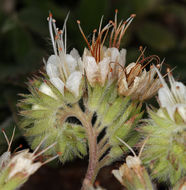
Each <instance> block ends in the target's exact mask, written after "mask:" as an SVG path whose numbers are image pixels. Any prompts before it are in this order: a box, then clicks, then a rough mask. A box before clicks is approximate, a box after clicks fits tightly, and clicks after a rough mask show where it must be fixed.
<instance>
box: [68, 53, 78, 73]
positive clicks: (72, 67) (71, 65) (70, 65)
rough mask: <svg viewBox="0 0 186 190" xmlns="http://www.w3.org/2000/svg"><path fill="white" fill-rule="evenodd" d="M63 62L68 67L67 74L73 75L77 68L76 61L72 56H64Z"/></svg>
mask: <svg viewBox="0 0 186 190" xmlns="http://www.w3.org/2000/svg"><path fill="white" fill-rule="evenodd" d="M65 61H66V64H67V66H68V71H69V73H73V72H74V71H75V70H76V67H77V61H76V59H75V58H73V57H72V55H70V54H66V56H65ZM69 75H70V74H69Z"/></svg>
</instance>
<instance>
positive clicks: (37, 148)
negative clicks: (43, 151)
mask: <svg viewBox="0 0 186 190" xmlns="http://www.w3.org/2000/svg"><path fill="white" fill-rule="evenodd" d="M47 138H48V136H45V137H44V139H43V140H42V141H41V142H40V143H39V145H38V146H37V147H36V149H35V150H34V152H33V153H32V154H33V155H35V153H36V152H37V151H38V150H39V148H40V147H41V145H42V144H43V143H44V142H45V141H46V139H47Z"/></svg>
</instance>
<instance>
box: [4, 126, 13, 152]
mask: <svg viewBox="0 0 186 190" xmlns="http://www.w3.org/2000/svg"><path fill="white" fill-rule="evenodd" d="M2 133H3V135H4V137H5V139H6V142H7V144H8V150H7V151H8V152H10V148H11V145H12V142H13V138H14V136H15V127H14V129H13V133H12V137H11V139H10V141H9V139H8V137H7V135H6V133H5V131H4V129H2Z"/></svg>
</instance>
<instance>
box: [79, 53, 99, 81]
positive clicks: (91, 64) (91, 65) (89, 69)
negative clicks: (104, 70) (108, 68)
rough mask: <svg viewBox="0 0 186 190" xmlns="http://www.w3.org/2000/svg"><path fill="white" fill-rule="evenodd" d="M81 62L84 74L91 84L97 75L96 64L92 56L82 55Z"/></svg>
mask: <svg viewBox="0 0 186 190" xmlns="http://www.w3.org/2000/svg"><path fill="white" fill-rule="evenodd" d="M83 63H84V66H85V71H86V76H87V78H88V81H89V82H90V83H91V84H94V83H95V81H96V78H97V77H98V76H99V71H98V69H99V68H98V65H97V63H96V60H95V58H94V57H91V56H84V59H83Z"/></svg>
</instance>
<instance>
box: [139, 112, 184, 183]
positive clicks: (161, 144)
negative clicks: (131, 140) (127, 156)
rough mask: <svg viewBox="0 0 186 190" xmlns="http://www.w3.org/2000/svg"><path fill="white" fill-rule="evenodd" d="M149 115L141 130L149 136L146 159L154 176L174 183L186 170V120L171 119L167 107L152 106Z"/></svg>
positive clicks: (144, 159)
mask: <svg viewBox="0 0 186 190" xmlns="http://www.w3.org/2000/svg"><path fill="white" fill-rule="evenodd" d="M149 115H150V119H148V120H146V122H147V123H146V125H145V126H143V127H142V133H143V134H145V136H146V137H148V141H147V143H146V146H145V150H144V152H143V154H142V159H143V162H144V163H145V164H146V165H147V166H150V168H151V170H152V177H153V178H157V179H158V180H159V181H165V182H167V181H169V182H170V183H171V184H172V185H174V184H176V183H177V181H179V180H180V179H181V177H182V176H184V175H185V174H186V164H185V158H186V149H185V144H184V143H185V140H186V139H185V137H186V132H185V131H186V124H185V123H183V122H181V120H179V122H176V121H173V120H171V119H170V117H168V114H167V113H166V110H164V109H160V110H158V111H157V112H155V111H152V110H149Z"/></svg>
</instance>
